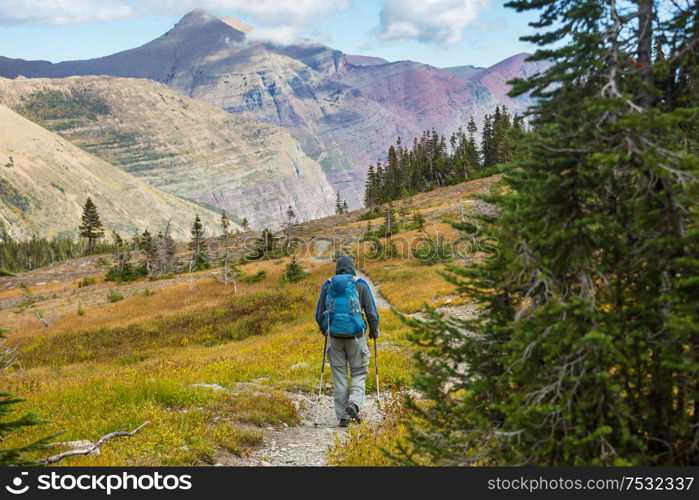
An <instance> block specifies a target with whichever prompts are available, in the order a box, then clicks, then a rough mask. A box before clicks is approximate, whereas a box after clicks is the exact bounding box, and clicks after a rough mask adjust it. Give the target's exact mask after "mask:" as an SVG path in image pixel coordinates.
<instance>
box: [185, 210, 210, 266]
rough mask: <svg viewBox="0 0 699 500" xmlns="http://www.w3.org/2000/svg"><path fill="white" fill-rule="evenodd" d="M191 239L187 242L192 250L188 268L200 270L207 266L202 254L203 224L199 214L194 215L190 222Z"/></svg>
mask: <svg viewBox="0 0 699 500" xmlns="http://www.w3.org/2000/svg"><path fill="white" fill-rule="evenodd" d="M191 233H192V239H191V240H190V242H189V249H190V250H191V251H192V261H191V265H190V270H193V269H196V270H198V271H201V270H202V269H206V268H207V267H208V262H207V260H206V256H205V254H204V226H203V225H202V223H201V219H200V218H199V214H197V215H195V216H194V222H193V223H192V231H191Z"/></svg>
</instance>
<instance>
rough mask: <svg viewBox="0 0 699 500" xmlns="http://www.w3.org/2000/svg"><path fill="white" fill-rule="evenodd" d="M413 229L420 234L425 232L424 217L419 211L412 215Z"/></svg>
mask: <svg viewBox="0 0 699 500" xmlns="http://www.w3.org/2000/svg"><path fill="white" fill-rule="evenodd" d="M413 227H414V228H415V229H416V230H418V231H420V232H421V233H424V232H425V216H424V215H422V212H420V210H418V211H416V212H415V213H414V214H413Z"/></svg>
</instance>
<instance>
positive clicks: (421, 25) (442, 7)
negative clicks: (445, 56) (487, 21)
mask: <svg viewBox="0 0 699 500" xmlns="http://www.w3.org/2000/svg"><path fill="white" fill-rule="evenodd" d="M489 4H490V0H385V2H384V5H383V7H382V9H381V15H380V25H379V37H380V38H381V39H383V40H388V41H394V42H405V41H407V40H411V39H412V40H418V41H420V42H425V43H435V44H439V45H454V44H457V43H459V42H460V41H461V40H462V38H463V34H464V30H465V29H466V27H468V26H469V25H471V24H473V23H474V22H475V21H476V19H477V17H478V14H479V13H480V11H481V10H482V9H484V8H485V7H487V6H488V5H489Z"/></svg>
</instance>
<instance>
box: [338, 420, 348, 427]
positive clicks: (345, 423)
mask: <svg viewBox="0 0 699 500" xmlns="http://www.w3.org/2000/svg"><path fill="white" fill-rule="evenodd" d="M337 426H338V427H349V419H346V418H341V419H340V423H339V424H337Z"/></svg>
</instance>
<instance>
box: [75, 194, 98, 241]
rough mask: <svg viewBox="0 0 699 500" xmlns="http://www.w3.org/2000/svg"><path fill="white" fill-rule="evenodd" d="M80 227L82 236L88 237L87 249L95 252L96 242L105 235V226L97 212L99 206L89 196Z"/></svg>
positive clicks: (84, 206)
mask: <svg viewBox="0 0 699 500" xmlns="http://www.w3.org/2000/svg"><path fill="white" fill-rule="evenodd" d="M78 229H79V231H80V236H82V237H83V238H86V239H87V251H88V252H89V253H91V252H93V251H94V249H95V242H96V241H97V240H98V239H100V238H101V237H102V236H103V235H104V227H103V226H102V221H101V220H100V216H99V213H98V212H97V206H96V205H95V204H94V202H93V201H92V198H90V197H89V196H88V198H87V200H85V205H83V215H82V219H81V224H80V226H79V228H78Z"/></svg>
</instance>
